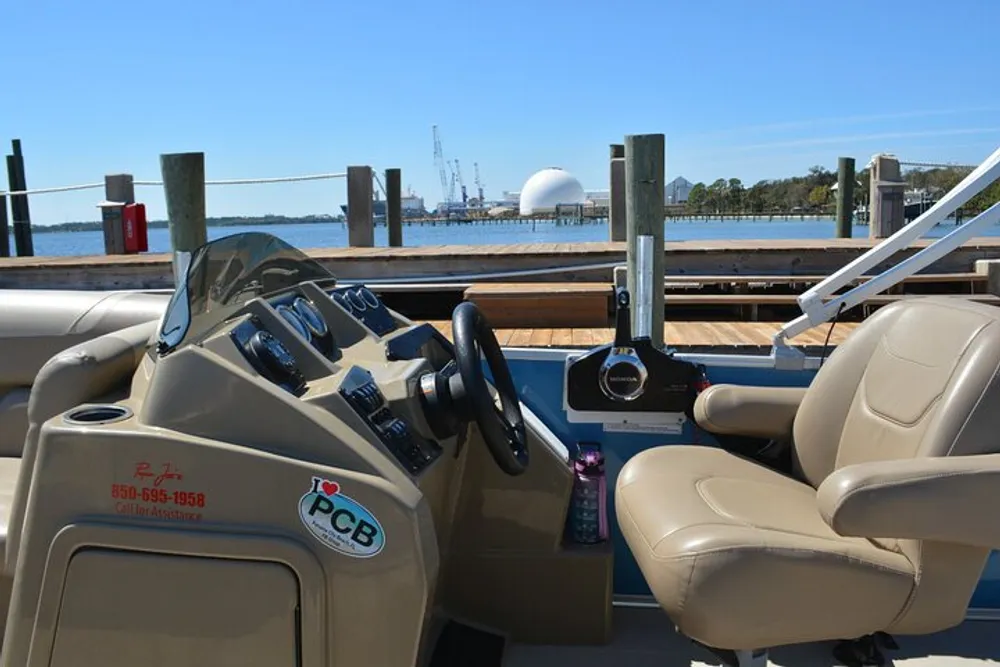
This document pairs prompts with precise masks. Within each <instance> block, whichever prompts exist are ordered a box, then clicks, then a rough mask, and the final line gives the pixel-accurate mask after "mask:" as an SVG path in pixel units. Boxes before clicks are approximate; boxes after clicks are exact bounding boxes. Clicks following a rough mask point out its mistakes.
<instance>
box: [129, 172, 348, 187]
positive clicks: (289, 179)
mask: <svg viewBox="0 0 1000 667" xmlns="http://www.w3.org/2000/svg"><path fill="white" fill-rule="evenodd" d="M334 178H347V173H346V172H339V173H336V174H309V175H307V176H277V177H274V178H230V179H226V180H221V181H205V185H260V184H262V183H296V182H299V181H325V180H330V179H334ZM132 185H163V181H132Z"/></svg>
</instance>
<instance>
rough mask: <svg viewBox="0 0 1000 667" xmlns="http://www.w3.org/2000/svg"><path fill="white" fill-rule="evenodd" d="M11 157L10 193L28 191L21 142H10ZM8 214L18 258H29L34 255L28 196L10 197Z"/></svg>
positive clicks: (15, 140)
mask: <svg viewBox="0 0 1000 667" xmlns="http://www.w3.org/2000/svg"><path fill="white" fill-rule="evenodd" d="M10 143H11V147H12V148H13V155H8V156H7V182H8V183H9V185H10V190H11V192H20V191H24V190H27V189H28V185H27V182H26V181H25V178H24V156H23V155H21V140H20V139H14V140H13V141H11V142H10ZM10 213H11V218H13V222H14V245H15V246H16V248H17V256H18V257H31V256H33V255H34V254H35V249H34V246H33V245H32V242H31V215H30V214H29V212H28V195H11V197H10Z"/></svg>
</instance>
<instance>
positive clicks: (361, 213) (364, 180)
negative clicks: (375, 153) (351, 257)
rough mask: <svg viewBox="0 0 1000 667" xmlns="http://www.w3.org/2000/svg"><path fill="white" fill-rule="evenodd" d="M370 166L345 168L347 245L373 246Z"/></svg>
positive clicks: (357, 246)
mask: <svg viewBox="0 0 1000 667" xmlns="http://www.w3.org/2000/svg"><path fill="white" fill-rule="evenodd" d="M372 189H373V188H372V168H371V167H369V166H354V167H348V168H347V245H349V246H351V247H352V248H371V247H374V246H375V221H374V219H373V218H372V194H373V193H372Z"/></svg>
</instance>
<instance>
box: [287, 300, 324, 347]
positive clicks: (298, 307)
mask: <svg viewBox="0 0 1000 667" xmlns="http://www.w3.org/2000/svg"><path fill="white" fill-rule="evenodd" d="M292 308H294V309H295V312H296V313H298V315H299V317H300V318H302V321H303V322H305V323H306V326H307V327H309V331H311V332H312V335H314V336H318V337H320V338H322V337H323V336H325V335H326V334H327V331H329V329H327V326H326V320H324V319H323V316H322V315H320V312H319V310H317V309H316V306H314V305H313V303H312V302H311V301H308V300H306V299H304V298H302V297H301V296H300V297H298V298H297V299H295V301H294V302H293V303H292Z"/></svg>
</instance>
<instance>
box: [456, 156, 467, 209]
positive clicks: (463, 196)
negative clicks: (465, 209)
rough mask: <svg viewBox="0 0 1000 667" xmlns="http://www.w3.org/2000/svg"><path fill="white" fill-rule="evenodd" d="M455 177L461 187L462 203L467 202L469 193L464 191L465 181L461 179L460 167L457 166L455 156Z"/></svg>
mask: <svg viewBox="0 0 1000 667" xmlns="http://www.w3.org/2000/svg"><path fill="white" fill-rule="evenodd" d="M454 162H455V178H457V179H458V186H459V187H460V188H462V203H463V204H467V203H468V202H469V194H468V193H467V192H466V191H465V181H463V180H462V168H461V167H459V166H458V158H455V160H454Z"/></svg>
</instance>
